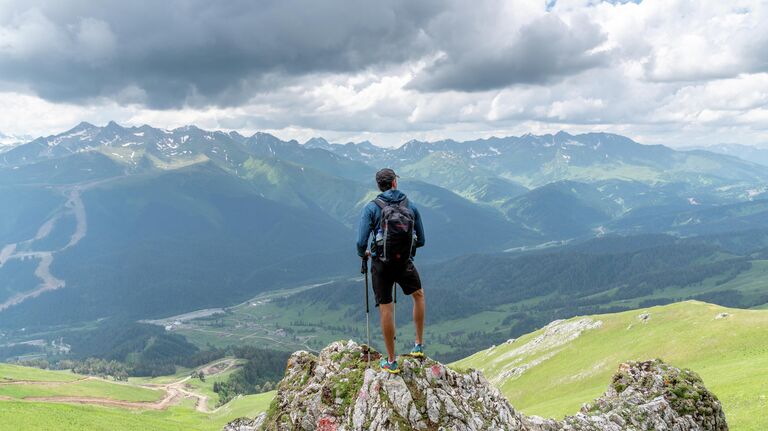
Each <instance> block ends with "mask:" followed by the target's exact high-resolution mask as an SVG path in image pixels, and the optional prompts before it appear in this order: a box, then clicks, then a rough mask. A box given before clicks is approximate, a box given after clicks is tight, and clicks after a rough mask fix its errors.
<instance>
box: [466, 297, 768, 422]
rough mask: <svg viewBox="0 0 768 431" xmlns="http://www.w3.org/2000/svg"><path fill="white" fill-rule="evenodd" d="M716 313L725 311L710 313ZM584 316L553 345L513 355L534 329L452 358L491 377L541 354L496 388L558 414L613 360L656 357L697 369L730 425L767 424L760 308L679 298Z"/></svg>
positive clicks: (766, 354)
mask: <svg viewBox="0 0 768 431" xmlns="http://www.w3.org/2000/svg"><path fill="white" fill-rule="evenodd" d="M642 313H649V314H650V316H651V317H650V320H649V321H648V322H647V323H641V322H640V321H639V320H638V315H640V314H642ZM719 313H729V314H730V316H729V317H727V318H725V319H715V316H716V315H718V314H719ZM575 319H578V318H575ZM592 319H593V320H600V321H602V322H603V324H602V326H601V327H600V328H597V329H592V330H588V331H586V332H583V333H582V334H581V336H580V337H578V338H576V339H575V340H572V341H570V342H567V343H565V344H564V345H562V346H560V347H556V348H552V349H532V351H530V352H529V353H528V354H525V355H515V349H518V348H519V347H520V346H522V345H524V344H525V343H527V342H529V341H531V340H532V339H534V338H535V337H537V336H538V335H540V334H541V333H542V331H541V330H539V331H536V332H533V333H531V334H527V335H525V336H523V337H520V338H519V339H518V340H516V341H515V342H514V343H512V344H504V345H501V346H498V347H495V348H493V349H488V350H485V351H482V352H478V353H476V354H475V355H472V356H470V357H468V358H466V359H463V360H461V361H458V362H456V363H455V364H454V365H456V366H457V367H462V368H467V367H472V368H477V369H480V370H482V371H483V372H484V373H485V374H486V376H488V377H489V379H491V380H493V379H494V378H499V376H500V375H501V373H502V372H504V370H505V369H508V368H510V366H512V361H516V360H519V361H520V362H517V363H515V364H514V365H516V366H520V365H521V364H525V363H535V362H536V361H537V360H541V362H540V363H539V364H538V365H534V366H533V367H532V368H530V369H528V370H527V371H526V372H524V373H523V374H522V375H521V376H519V377H517V378H508V379H502V381H500V382H499V383H500V384H499V386H500V389H501V390H502V392H503V393H504V394H505V395H506V396H507V397H508V399H509V400H510V402H511V403H512V404H513V405H514V406H515V407H516V408H518V409H520V410H521V411H523V412H525V413H527V414H535V415H541V416H549V417H563V416H565V415H567V414H573V413H575V412H576V411H578V409H579V407H580V406H581V404H582V403H585V402H588V401H591V400H592V399H594V398H596V397H598V396H600V395H601V394H602V393H603V392H604V391H605V390H606V388H607V387H608V384H609V382H610V378H611V376H612V375H613V373H614V372H615V371H616V369H617V367H618V365H619V364H620V363H622V362H624V361H627V360H645V359H653V358H661V359H663V360H665V361H666V362H668V363H670V364H671V365H674V366H677V367H681V368H683V367H684V368H690V369H692V370H694V371H696V372H697V373H699V374H700V375H701V377H702V378H703V379H704V383H705V384H706V386H707V387H708V388H709V389H710V390H712V391H713V392H714V393H715V394H716V395H717V396H718V398H719V399H720V400H721V401H722V403H723V407H724V409H725V412H726V415H727V418H728V421H729V425H730V426H731V428H732V429H734V430H742V431H758V430H765V429H768V399H767V397H768V375H766V374H765V373H764V372H762V370H766V369H768V336H767V335H766V334H768V312H766V311H759V310H738V309H727V308H724V307H719V306H716V305H711V304H706V303H702V302H697V301H686V302H682V303H677V304H671V305H668V306H661V307H652V308H648V309H644V310H633V311H628V312H623V313H616V314H606V315H599V316H592ZM518 352H519V351H518Z"/></svg>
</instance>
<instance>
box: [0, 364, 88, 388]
mask: <svg viewBox="0 0 768 431" xmlns="http://www.w3.org/2000/svg"><path fill="white" fill-rule="evenodd" d="M81 378H83V376H79V375H77V374H73V373H71V372H69V371H48V370H40V369H37V368H30V367H21V366H18V365H13V364H3V363H0V383H3V382H10V381H19V380H24V381H30V382H72V381H75V380H78V379H81Z"/></svg>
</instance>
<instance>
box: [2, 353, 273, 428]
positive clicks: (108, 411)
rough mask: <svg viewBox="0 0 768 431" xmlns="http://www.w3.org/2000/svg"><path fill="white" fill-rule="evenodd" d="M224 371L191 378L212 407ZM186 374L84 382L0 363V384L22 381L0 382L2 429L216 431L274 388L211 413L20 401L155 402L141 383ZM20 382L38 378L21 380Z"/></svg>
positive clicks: (258, 408) (264, 403)
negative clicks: (58, 398)
mask: <svg viewBox="0 0 768 431" xmlns="http://www.w3.org/2000/svg"><path fill="white" fill-rule="evenodd" d="M234 370H235V368H233V369H232V370H228V371H227V372H225V373H221V374H219V375H217V376H215V377H209V378H207V379H206V382H200V381H199V380H196V379H191V380H190V381H189V383H190V386H191V387H192V390H194V391H195V392H199V393H203V394H206V395H208V396H209V397H211V400H210V404H209V407H214V405H215V402H216V399H217V396H216V394H215V393H213V391H212V387H213V382H214V381H217V380H220V379H223V378H226V376H227V375H228V374H230V373H231V372H233V371H234ZM186 375H188V370H187V372H186V374H185V373H181V372H180V373H177V375H174V376H165V377H163V378H155V379H131V382H130V383H113V382H109V381H102V380H93V379H91V380H83V378H84V376H80V375H77V374H73V373H70V372H65V371H46V370H39V369H36V368H27V367H20V366H15V365H9V364H0V383H2V382H5V383H9V382H11V381H17V382H18V381H22V383H21V384H0V424H2V426H0V429H19V430H22V429H23V430H49V429H56V430H61V431H75V430H84V429H87V430H109V431H139V430H141V431H144V430H147V431H176V430H179V431H181V430H185V431H186V430H193V431H195V430H199V431H213V430H216V431H219V430H221V428H222V427H223V426H224V425H225V424H226V423H227V422H230V421H231V420H233V419H235V418H238V417H244V416H245V417H253V416H256V415H258V414H259V413H261V412H264V411H266V410H267V408H268V407H269V404H270V402H271V401H272V399H273V398H274V396H275V392H267V393H263V394H255V395H247V396H240V397H237V398H235V399H234V400H232V401H230V402H229V403H227V404H226V405H224V406H222V407H221V408H219V409H217V410H216V411H214V412H212V413H210V414H204V413H200V412H198V411H196V410H195V405H194V401H192V400H191V399H185V400H183V401H182V402H181V403H180V404H178V405H175V406H172V407H170V408H168V409H167V410H160V411H157V410H145V409H140V410H129V409H123V408H119V407H102V406H93V405H76V404H66V403H57V402H39V401H33V400H28V399H27V400H24V398H26V397H39V396H46V397H52V396H81V397H99V398H108V399H113V400H124V401H155V400H157V399H159V398H161V397H162V395H163V393H162V392H161V391H156V390H152V389H148V388H144V387H141V386H138V385H137V384H143V383H159V382H164V383H168V382H170V381H175V380H179V379H180V378H183V377H186ZM23 382H40V383H29V384H24V383H23Z"/></svg>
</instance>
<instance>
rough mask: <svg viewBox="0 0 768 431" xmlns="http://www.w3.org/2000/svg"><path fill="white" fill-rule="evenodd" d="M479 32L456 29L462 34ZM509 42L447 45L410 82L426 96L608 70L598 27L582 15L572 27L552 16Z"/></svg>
mask: <svg viewBox="0 0 768 431" xmlns="http://www.w3.org/2000/svg"><path fill="white" fill-rule="evenodd" d="M476 30H477V29H475V28H464V29H455V28H452V29H450V30H447V31H458V32H460V33H464V32H472V31H476ZM516 30H517V31H515V32H514V33H515V34H514V35H513V36H512V37H511V40H509V41H504V40H497V38H494V37H493V36H494V34H491V33H496V32H488V34H484V35H483V36H484V37H483V38H482V40H481V41H479V42H478V43H476V44H474V46H471V47H467V46H463V44H461V45H455V46H446V47H445V55H444V56H443V57H442V58H440V59H439V60H437V61H436V62H435V63H434V64H433V65H431V66H430V67H428V68H427V69H426V70H425V71H424V72H423V73H422V74H421V75H420V76H417V78H416V79H415V80H414V81H413V82H412V83H411V86H412V87H413V88H416V89H419V90H425V91H442V90H458V91H486V90H492V89H499V88H504V87H508V86H510V85H513V84H543V83H548V82H552V81H554V80H557V79H560V78H563V77H565V76H569V75H574V74H577V73H580V72H582V71H585V70H588V69H592V68H595V67H599V66H603V65H606V64H607V63H608V61H609V55H608V52H606V51H605V50H600V46H601V45H602V44H603V43H604V42H605V41H606V38H605V35H604V34H603V33H602V31H601V29H600V27H599V26H598V25H596V24H594V23H592V22H591V21H590V20H589V19H588V18H586V17H585V16H583V15H580V16H577V17H575V19H574V22H573V23H572V24H570V25H569V24H566V23H565V22H563V20H562V19H561V18H560V17H558V16H556V15H554V14H552V13H546V14H544V15H542V16H539V17H536V18H534V19H533V20H531V21H530V22H527V23H525V24H524V25H522V26H521V27H520V28H519V29H516Z"/></svg>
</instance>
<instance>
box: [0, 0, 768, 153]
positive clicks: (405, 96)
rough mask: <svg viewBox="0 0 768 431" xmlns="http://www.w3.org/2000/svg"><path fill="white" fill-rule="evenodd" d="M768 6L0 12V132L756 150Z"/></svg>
mask: <svg viewBox="0 0 768 431" xmlns="http://www.w3.org/2000/svg"><path fill="white" fill-rule="evenodd" d="M767 22H768V0H728V1H722V0H643V1H599V0H557V1H555V0H471V1H470V0H463V1H459V0H420V1H413V0H393V1H385V0H348V1H339V0H323V1H312V0H304V1H298V0H261V1H251V0H220V1H213V0H164V1H156V0H131V1H124V0H100V1H95V0H93V1H86V0H68V1H37V0H23V1H11V0H0V132H3V133H5V134H16V135H31V136H39V135H48V134H54V133H59V132H62V131H64V130H67V129H69V128H71V127H73V126H74V125H75V124H77V123H79V122H80V121H88V122H91V123H94V124H106V123H107V122H108V121H110V120H115V121H117V122H118V123H120V124H122V125H142V124H150V125H152V126H156V127H163V128H175V127H179V126H182V125H187V124H195V125H197V126H199V127H201V128H205V129H220V130H237V131H240V132H241V133H244V134H250V133H253V132H256V131H265V132H269V133H273V134H275V135H276V136H279V137H281V138H283V139H297V140H299V141H304V140H306V139H308V138H310V137H313V136H323V137H325V138H326V139H328V140H331V141H333V142H342V143H343V142H349V141H362V140H369V141H371V142H373V143H375V144H378V145H384V146H397V145H400V144H402V143H403V142H406V141H408V140H410V139H419V140H438V139H444V138H453V139H457V140H466V139H475V138H484V137H489V136H506V135H520V134H524V133H535V134H538V133H549V132H556V131H559V130H565V131H568V132H570V133H582V132H589V131H605V132H612V133H619V134H623V135H627V136H629V137H631V138H633V139H635V140H637V141H639V142H643V143H648V144H665V145H669V146H673V147H684V146H705V145H711V144H717V143H742V144H751V145H758V146H767V145H768V25H766V23H767Z"/></svg>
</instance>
